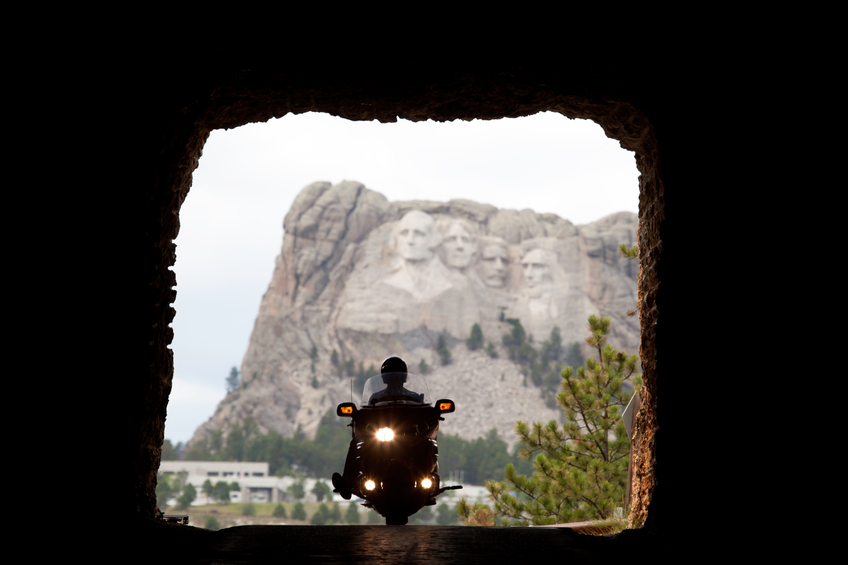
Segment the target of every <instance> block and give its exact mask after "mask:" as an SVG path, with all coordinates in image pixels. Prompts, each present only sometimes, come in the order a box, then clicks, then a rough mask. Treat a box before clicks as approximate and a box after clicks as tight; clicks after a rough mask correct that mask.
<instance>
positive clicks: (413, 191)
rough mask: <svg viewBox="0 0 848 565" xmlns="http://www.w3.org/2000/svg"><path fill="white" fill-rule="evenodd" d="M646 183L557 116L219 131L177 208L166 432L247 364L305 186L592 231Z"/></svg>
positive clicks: (279, 123) (305, 120)
mask: <svg viewBox="0 0 848 565" xmlns="http://www.w3.org/2000/svg"><path fill="white" fill-rule="evenodd" d="M638 175H639V173H638V171H637V170H636V161H635V158H634V154H633V153H632V152H630V151H625V150H624V149H622V148H621V147H620V146H619V144H618V142H617V141H615V140H612V139H609V138H607V137H606V136H605V135H604V132H603V130H602V129H601V127H600V126H598V125H597V124H596V123H594V122H591V121H586V120H569V119H567V118H565V117H563V116H561V115H559V114H554V113H544V114H536V115H535V116H530V117H526V118H517V119H503V120H496V121H481V120H474V121H472V122H462V121H455V122H450V123H436V122H407V121H399V122H397V123H394V124H381V123H378V122H351V121H347V120H343V119H341V118H336V117H332V116H328V115H326V114H314V113H309V114H301V115H297V116H294V115H288V116H286V117H284V118H281V119H279V120H272V121H270V122H267V123H263V124H249V125H246V126H242V127H240V128H237V129H234V130H227V131H224V130H216V131H214V132H212V134H211V135H210V136H209V140H208V141H207V142H206V145H205V147H204V148H203V157H201V159H200V166H199V167H198V169H197V170H196V171H195V172H194V179H193V184H192V188H191V191H190V192H189V195H188V197H187V198H186V201H185V203H184V204H183V207H182V209H181V210H180V226H181V227H180V233H179V237H178V238H177V240H176V243H177V262H176V265H175V266H174V271H175V272H176V275H177V300H176V303H175V304H174V307H175V308H176V311H177V315H176V318H175V319H174V322H173V328H174V342H173V344H172V346H171V347H172V349H173V350H174V384H173V389H172V392H171V397H170V401H169V404H168V418H167V420H166V423H165V437H166V438H168V439H170V440H171V441H172V442H173V443H174V444H176V443H177V442H178V441H183V442H185V441H188V439H190V438H191V435H192V434H193V433H194V430H195V428H197V426H198V425H200V424H201V423H203V422H204V421H206V420H207V419H208V418H209V417H210V416H211V415H212V413H213V412H214V410H215V407H216V406H217V404H218V402H219V401H220V400H221V399H223V397H224V394H225V379H226V377H227V375H228V374H229V372H230V368H231V367H234V366H235V367H238V368H241V362H242V358H243V357H244V354H245V352H246V351H247V343H248V340H249V339H250V332H251V330H252V329H253V321H254V319H255V317H256V314H257V313H258V311H259V302H260V300H261V298H262V295H263V293H264V292H265V290H266V289H267V288H268V283H269V282H270V280H271V274H272V273H273V270H274V260H275V258H276V256H277V255H278V254H279V251H280V248H281V245H282V239H283V217H284V216H285V215H286V212H288V210H289V207H290V206H291V204H292V202H293V201H294V198H295V196H297V194H298V192H300V190H301V189H302V188H303V187H305V186H306V185H308V184H310V183H312V182H315V181H329V182H331V183H333V184H336V183H338V182H341V181H342V180H352V181H358V182H361V183H363V184H364V185H365V186H367V187H368V188H370V189H372V190H376V191H377V192H380V193H382V194H383V195H385V196H386V198H388V199H389V200H390V201H394V200H412V199H421V200H437V201H446V200H450V199H451V198H466V199H468V200H474V201H476V202H483V203H486V204H492V205H494V206H497V207H498V208H514V209H517V210H522V209H524V208H530V209H532V210H534V211H536V212H553V213H554V214H557V215H559V216H561V217H563V218H565V219H567V220H570V221H571V222H573V223H575V224H584V223H587V222H592V221H595V220H597V219H599V218H602V217H603V216H606V215H608V214H612V213H615V212H620V211H622V210H626V211H630V212H637V211H638V206H639V186H638Z"/></svg>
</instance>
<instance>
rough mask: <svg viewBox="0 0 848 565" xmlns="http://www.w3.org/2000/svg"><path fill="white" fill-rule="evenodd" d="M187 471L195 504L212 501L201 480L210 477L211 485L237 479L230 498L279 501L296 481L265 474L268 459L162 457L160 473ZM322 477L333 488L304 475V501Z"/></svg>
mask: <svg viewBox="0 0 848 565" xmlns="http://www.w3.org/2000/svg"><path fill="white" fill-rule="evenodd" d="M181 472H185V473H188V476H187V477H186V481H187V482H188V483H190V484H191V485H192V486H193V487H194V488H195V489H197V492H198V495H197V499H196V500H195V501H194V505H195V506H198V505H203V504H212V503H213V502H214V501H213V500H212V499H209V498H208V497H207V496H206V495H204V494H203V492H202V489H203V483H205V482H206V481H207V480H209V481H210V482H211V483H212V484H213V485H215V484H217V483H218V482H219V481H226V482H227V483H232V482H237V483H238V484H239V487H241V490H238V491H232V492H230V500H231V501H232V502H245V501H247V500H251V501H253V502H282V501H284V500H285V499H286V491H287V489H288V488H289V487H290V486H291V485H292V484H294V483H295V482H296V480H297V479H295V478H294V477H275V476H271V475H269V474H268V463H252V462H241V461H162V462H161V464H160V465H159V473H161V474H163V475H172V474H173V475H175V474H178V473H181ZM319 480H320V481H322V482H324V483H326V484H327V486H329V487H330V490H331V491H332V490H333V487H332V485H331V484H330V481H329V480H328V479H327V480H325V479H304V483H303V489H304V490H305V491H306V496H304V498H303V502H315V501H316V500H317V499H316V497H315V495H314V494H312V492H311V491H312V489H313V487H314V486H315V483H316V482H317V481H319ZM333 501H335V502H342V501H343V499H342V498H341V497H340V496H339V495H338V494H333Z"/></svg>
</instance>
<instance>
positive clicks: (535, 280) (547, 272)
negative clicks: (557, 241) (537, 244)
mask: <svg viewBox="0 0 848 565" xmlns="http://www.w3.org/2000/svg"><path fill="white" fill-rule="evenodd" d="M551 268H552V265H551V257H549V255H548V254H547V253H545V252H544V251H542V250H541V249H534V250H533V251H530V252H528V253H527V254H526V255H524V258H523V259H521V270H522V272H523V273H524V282H525V283H526V284H527V286H528V287H530V288H536V287H539V286H542V285H543V284H547V283H550V282H551V281H552V280H553V277H552V276H551Z"/></svg>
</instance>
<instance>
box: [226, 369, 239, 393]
mask: <svg viewBox="0 0 848 565" xmlns="http://www.w3.org/2000/svg"><path fill="white" fill-rule="evenodd" d="M238 387H239V370H238V369H236V368H235V367H233V368H232V369H230V376H229V377H227V393H230V392H235V391H237V390H238Z"/></svg>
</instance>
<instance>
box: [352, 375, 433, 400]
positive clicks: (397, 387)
mask: <svg viewBox="0 0 848 565" xmlns="http://www.w3.org/2000/svg"><path fill="white" fill-rule="evenodd" d="M430 402H431V399H430V391H429V390H427V383H426V382H424V378H423V377H422V376H421V375H416V374H415V373H383V374H382V375H375V376H373V377H371V378H370V379H368V380H367V381H365V387H364V388H363V389H362V406H379V405H384V404H412V405H427V404H430Z"/></svg>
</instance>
